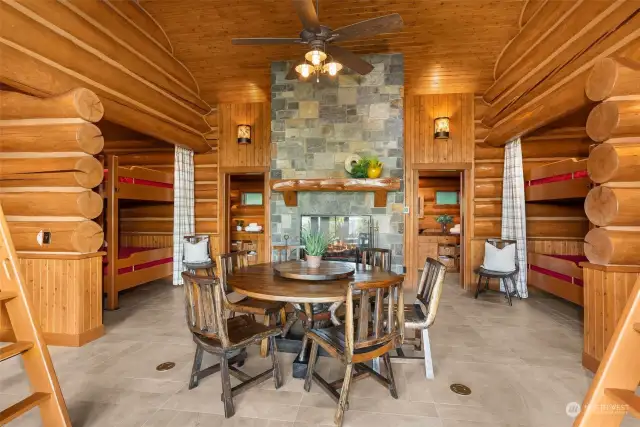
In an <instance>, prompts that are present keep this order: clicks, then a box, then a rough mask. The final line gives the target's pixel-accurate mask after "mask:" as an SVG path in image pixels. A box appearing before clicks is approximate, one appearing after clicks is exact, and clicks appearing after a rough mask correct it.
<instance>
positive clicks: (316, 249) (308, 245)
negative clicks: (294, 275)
mask: <svg viewBox="0 0 640 427" xmlns="http://www.w3.org/2000/svg"><path fill="white" fill-rule="evenodd" d="M302 243H303V244H304V251H305V253H306V254H307V264H308V265H309V267H310V268H318V267H320V261H321V260H322V255H324V253H325V252H326V251H327V247H328V246H329V238H328V237H327V236H326V235H325V234H324V233H313V232H310V231H307V230H303V231H302Z"/></svg>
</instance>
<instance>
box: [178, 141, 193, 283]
mask: <svg viewBox="0 0 640 427" xmlns="http://www.w3.org/2000/svg"><path fill="white" fill-rule="evenodd" d="M193 175H194V170H193V151H191V150H189V149H188V148H182V147H178V146H176V156H175V163H174V173H173V284H174V285H176V286H178V285H182V275H181V274H182V272H183V271H184V268H183V266H182V258H183V252H184V245H183V244H182V242H183V240H184V236H187V235H189V234H194V233H195V207H194V203H195V202H194V184H193Z"/></svg>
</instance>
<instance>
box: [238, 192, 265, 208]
mask: <svg viewBox="0 0 640 427" xmlns="http://www.w3.org/2000/svg"><path fill="white" fill-rule="evenodd" d="M242 204H243V205H253V206H255V205H257V206H262V193H242Z"/></svg>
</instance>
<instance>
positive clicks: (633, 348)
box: [573, 279, 640, 427]
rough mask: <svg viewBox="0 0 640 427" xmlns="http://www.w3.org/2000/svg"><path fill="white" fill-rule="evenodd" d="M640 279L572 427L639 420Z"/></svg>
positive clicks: (609, 425) (609, 426) (606, 426)
mask: <svg viewBox="0 0 640 427" xmlns="http://www.w3.org/2000/svg"><path fill="white" fill-rule="evenodd" d="M639 382H640V279H638V280H637V281H636V284H635V286H634V287H633V290H632V291H631V294H630V295H629V300H628V301H627V305H626V306H625V309H624V311H623V313H622V317H621V318H620V321H619V322H618V325H617V326H616V329H615V331H614V334H613V337H612V338H611V342H610V343H609V346H608V347H607V351H606V352H605V354H604V357H603V359H602V362H600V367H599V368H598V372H596V376H595V378H594V379H593V382H592V383H591V387H590V388H589V391H588V392H587V395H586V397H585V399H584V403H583V405H582V411H581V412H580V414H579V415H578V417H577V418H576V420H575V421H574V423H573V426H574V427H614V426H619V425H620V423H622V420H623V418H624V416H625V415H626V414H627V413H630V414H631V415H633V416H634V417H636V418H640V396H638V395H636V388H637V387H638V383H639Z"/></svg>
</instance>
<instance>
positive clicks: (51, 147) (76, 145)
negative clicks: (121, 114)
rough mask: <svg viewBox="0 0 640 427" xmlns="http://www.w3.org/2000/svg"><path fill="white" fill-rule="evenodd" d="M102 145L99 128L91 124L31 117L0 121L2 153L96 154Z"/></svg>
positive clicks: (102, 139) (0, 147)
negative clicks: (60, 122)
mask: <svg viewBox="0 0 640 427" xmlns="http://www.w3.org/2000/svg"><path fill="white" fill-rule="evenodd" d="M103 147H104V138H103V137H102V133H101V132H100V128H98V127H97V126H96V125H94V124H91V123H86V122H82V123H64V124H59V123H56V122H55V121H52V123H50V124H45V123H43V122H42V121H38V122H37V123H35V124H34V123H33V122H32V121H30V120H19V121H12V122H11V123H10V124H4V123H0V152H1V153H18V152H27V153H32V152H33V153H56V152H82V153H87V154H91V155H96V154H98V153H100V152H101V151H102V149H103Z"/></svg>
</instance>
